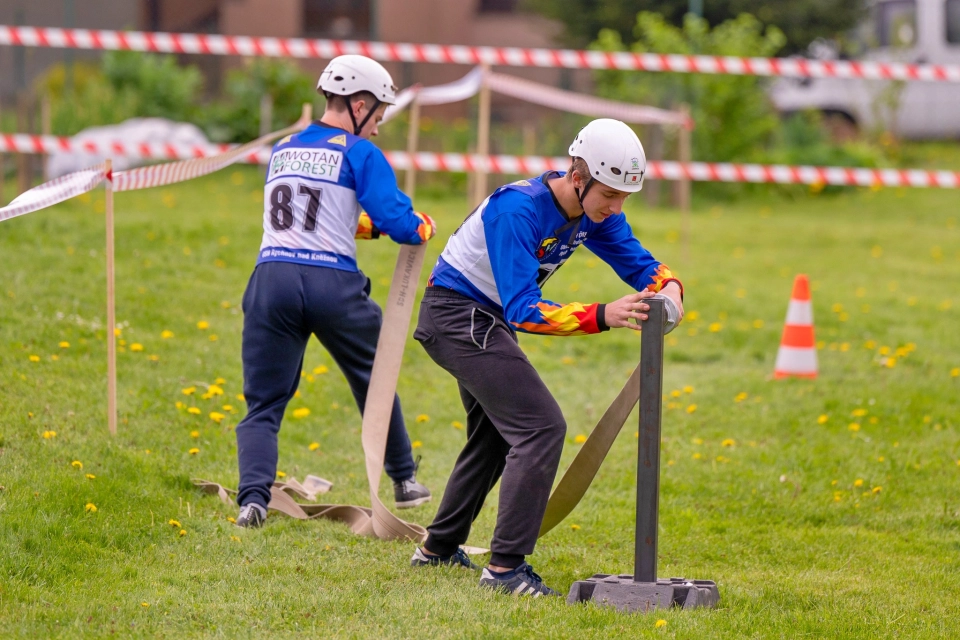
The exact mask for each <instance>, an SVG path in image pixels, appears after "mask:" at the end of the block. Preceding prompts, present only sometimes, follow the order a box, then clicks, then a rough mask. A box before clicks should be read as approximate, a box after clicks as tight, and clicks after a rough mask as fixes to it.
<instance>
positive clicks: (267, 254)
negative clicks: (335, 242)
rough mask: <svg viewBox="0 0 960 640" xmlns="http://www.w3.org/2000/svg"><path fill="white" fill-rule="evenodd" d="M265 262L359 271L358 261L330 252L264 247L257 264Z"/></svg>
mask: <svg viewBox="0 0 960 640" xmlns="http://www.w3.org/2000/svg"><path fill="white" fill-rule="evenodd" d="M263 262H292V263H294V264H305V265H309V266H311V267H328V268H330V269H339V270H341V271H357V270H358V269H357V261H356V260H354V259H353V258H351V257H350V256H341V255H338V254H336V253H331V252H329V251H313V250H311V249H289V248H287V247H264V248H263V249H260V254H259V256H257V264H261V263H263Z"/></svg>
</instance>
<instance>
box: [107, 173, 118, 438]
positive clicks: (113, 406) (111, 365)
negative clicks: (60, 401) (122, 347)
mask: <svg viewBox="0 0 960 640" xmlns="http://www.w3.org/2000/svg"><path fill="white" fill-rule="evenodd" d="M104 185H105V190H104V191H105V193H104V195H105V197H106V214H107V215H106V218H107V219H106V224H107V425H108V426H109V428H110V434H111V435H116V433H117V336H116V326H117V314H116V305H115V300H114V295H115V290H114V260H113V161H112V160H110V159H109V158H107V181H106V182H105V183H104Z"/></svg>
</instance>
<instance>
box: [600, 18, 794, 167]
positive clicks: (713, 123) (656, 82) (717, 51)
mask: <svg viewBox="0 0 960 640" xmlns="http://www.w3.org/2000/svg"><path fill="white" fill-rule="evenodd" d="M636 35H637V41H636V42H635V43H634V44H633V45H632V47H631V48H630V50H631V51H633V52H635V53H674V54H691V55H693V54H702V55H718V56H759V57H769V56H772V55H774V54H776V52H777V51H779V50H780V48H781V47H782V46H783V44H784V42H785V39H784V36H783V33H782V32H781V31H780V30H779V29H778V28H776V27H767V28H766V29H764V28H763V26H762V25H761V24H760V22H759V21H758V20H757V19H756V18H754V17H753V16H750V15H748V14H743V15H741V16H740V17H738V18H736V19H735V20H728V21H726V22H724V23H723V24H720V25H718V26H717V27H715V28H714V29H712V30H711V29H710V28H709V25H708V24H707V22H706V21H705V20H703V19H702V18H697V17H696V16H693V15H692V14H690V15H687V17H686V19H685V20H684V24H683V28H682V29H680V28H677V27H675V26H673V25H671V24H669V23H667V22H666V21H665V20H664V18H663V16H661V15H659V14H655V13H646V12H643V13H640V14H638V15H637V25H636ZM593 48H595V49H600V50H602V51H625V50H626V47H625V46H624V44H623V41H622V40H621V38H620V34H619V33H618V32H616V31H613V30H611V29H604V30H602V31H601V32H600V34H599V37H598V38H597V40H596V42H594V44H593ZM597 86H598V90H599V92H600V93H601V94H602V95H604V96H607V97H610V98H614V99H617V100H624V101H626V102H634V103H639V104H649V105H653V106H659V107H664V108H676V107H677V106H678V105H680V104H681V103H687V104H689V105H690V106H691V114H692V116H693V118H694V121H695V122H696V129H695V130H694V132H693V154H694V158H696V159H697V160H703V161H707V162H719V161H728V160H737V161H741V162H743V161H749V160H756V159H759V158H758V156H757V152H758V150H761V149H763V148H764V147H765V146H766V145H767V144H769V143H770V141H771V140H772V139H773V137H774V134H775V132H776V130H777V126H778V118H777V114H776V112H775V111H774V108H773V105H772V104H771V103H770V100H769V99H768V98H767V95H766V93H765V90H764V87H765V82H764V80H763V79H762V78H759V77H757V76H734V75H712V74H694V73H642V72H633V71H601V72H598V74H597Z"/></svg>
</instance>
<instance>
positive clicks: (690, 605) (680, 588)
mask: <svg viewBox="0 0 960 640" xmlns="http://www.w3.org/2000/svg"><path fill="white" fill-rule="evenodd" d="M587 601H591V602H595V603H597V604H599V605H602V606H608V607H614V608H616V609H619V610H620V611H624V612H626V613H634V612H640V613H646V612H648V611H653V610H654V609H667V608H669V607H683V608H684V609H695V608H697V607H715V606H716V605H717V603H718V602H719V601H720V591H719V590H718V589H717V583H716V582H714V581H713V580H686V579H684V578H670V579H667V580H665V579H663V578H661V579H659V580H657V581H656V582H634V580H633V576H632V575H618V576H614V575H608V574H605V573H598V574H596V575H595V576H593V577H591V578H588V579H586V580H578V581H577V582H574V583H573V586H572V587H570V593H569V594H568V595H567V604H574V603H576V602H587Z"/></svg>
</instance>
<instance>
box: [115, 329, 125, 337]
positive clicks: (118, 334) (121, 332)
mask: <svg viewBox="0 0 960 640" xmlns="http://www.w3.org/2000/svg"><path fill="white" fill-rule="evenodd" d="M122 334H123V329H122V328H121V327H114V328H113V335H114V336H115V337H119V336H120V335H122Z"/></svg>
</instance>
